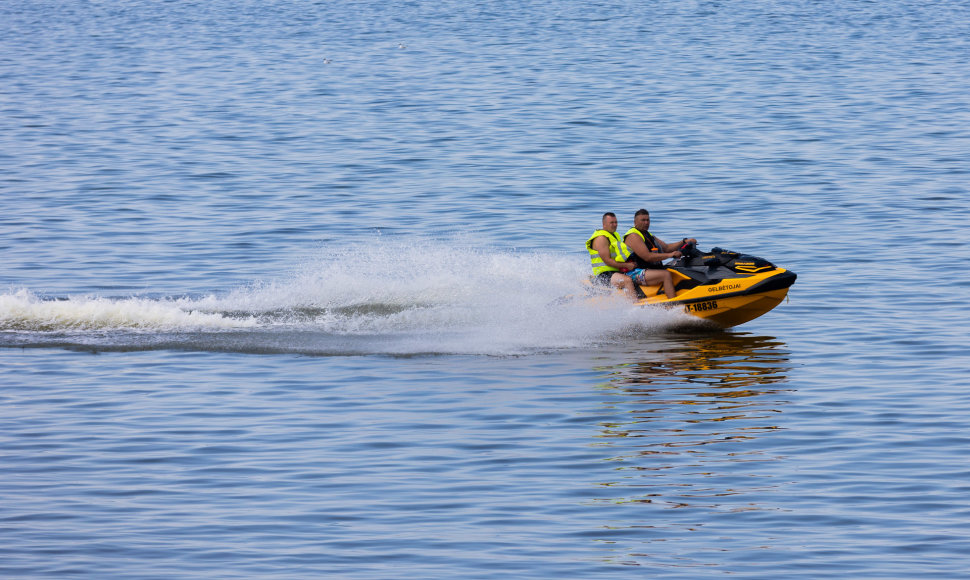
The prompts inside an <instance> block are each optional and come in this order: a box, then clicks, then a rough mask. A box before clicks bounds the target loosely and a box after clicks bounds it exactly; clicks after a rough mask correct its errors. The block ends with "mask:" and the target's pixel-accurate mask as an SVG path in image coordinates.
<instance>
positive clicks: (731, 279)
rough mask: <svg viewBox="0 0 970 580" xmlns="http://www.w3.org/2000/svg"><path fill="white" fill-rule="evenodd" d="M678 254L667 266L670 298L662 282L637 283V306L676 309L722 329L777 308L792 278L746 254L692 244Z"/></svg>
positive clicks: (791, 274) (780, 269)
mask: <svg viewBox="0 0 970 580" xmlns="http://www.w3.org/2000/svg"><path fill="white" fill-rule="evenodd" d="M680 251H681V253H682V254H683V256H682V257H681V258H679V259H677V260H676V261H674V262H672V263H671V264H670V265H668V266H666V268H667V270H669V271H670V274H671V276H672V277H673V279H674V288H675V289H676V292H677V295H676V297H675V298H667V295H666V294H664V291H663V286H660V285H657V286H637V287H636V288H637V290H638V292H637V294H638V295H640V296H642V297H641V299H640V300H638V301H637V304H638V305H659V306H666V307H680V308H683V310H684V312H686V313H688V314H692V315H694V316H697V317H698V318H703V319H705V320H708V321H710V322H712V323H714V324H716V325H718V326H720V327H722V328H728V327H731V326H737V325H739V324H743V323H745V322H747V321H749V320H753V319H755V318H757V317H759V316H761V315H762V314H764V313H765V312H768V311H769V310H771V309H772V308H774V307H775V306H777V305H778V304H779V303H780V302H781V301H782V300H784V298H785V296H786V295H788V288H789V287H790V286H791V285H792V284H794V283H795V278H797V276H796V274H795V273H794V272H790V271H788V270H785V269H784V268H779V267H777V266H775V265H774V264H772V263H771V262H769V261H768V260H765V259H763V258H758V257H755V256H750V255H747V254H741V253H738V252H732V251H730V250H724V249H721V248H713V249H712V250H711V251H709V252H699V251H698V250H697V249H696V248H695V247H694V245H693V244H687V245H685V246H684V247H683V248H681V250H680Z"/></svg>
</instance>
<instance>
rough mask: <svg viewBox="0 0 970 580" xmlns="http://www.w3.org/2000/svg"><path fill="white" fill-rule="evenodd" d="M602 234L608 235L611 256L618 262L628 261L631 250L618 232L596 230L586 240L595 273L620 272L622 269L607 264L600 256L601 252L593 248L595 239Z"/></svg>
mask: <svg viewBox="0 0 970 580" xmlns="http://www.w3.org/2000/svg"><path fill="white" fill-rule="evenodd" d="M600 236H606V239H607V240H609V242H610V257H611V258H613V260H615V261H617V262H626V259H627V257H628V256H629V255H630V250H629V249H628V248H627V247H626V244H624V243H623V240H621V239H620V237H619V236H618V235H616V234H611V233H610V232H608V231H606V230H596V231H595V232H593V235H591V236H590V237H589V239H588V240H586V251H588V252H589V261H590V263H591V264H592V266H593V275H594V276H598V275H600V274H602V273H603V272H619V271H620V270H619V269H617V268H614V267H613V266H607V265H606V263H605V262H604V261H603V258H601V257H600V255H599V252H597V251H596V250H594V249H593V240H595V239H596V238H598V237H600Z"/></svg>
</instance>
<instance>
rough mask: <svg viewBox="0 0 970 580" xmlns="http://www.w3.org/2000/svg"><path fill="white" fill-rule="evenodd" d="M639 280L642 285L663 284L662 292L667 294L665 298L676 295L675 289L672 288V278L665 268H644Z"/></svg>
mask: <svg viewBox="0 0 970 580" xmlns="http://www.w3.org/2000/svg"><path fill="white" fill-rule="evenodd" d="M640 280H641V281H642V285H643V286H653V285H654V284H663V287H664V294H666V295H667V298H674V297H675V296H677V291H676V290H674V279H673V277H672V276H671V275H670V272H669V271H667V270H644V271H643V274H642V275H641V276H640Z"/></svg>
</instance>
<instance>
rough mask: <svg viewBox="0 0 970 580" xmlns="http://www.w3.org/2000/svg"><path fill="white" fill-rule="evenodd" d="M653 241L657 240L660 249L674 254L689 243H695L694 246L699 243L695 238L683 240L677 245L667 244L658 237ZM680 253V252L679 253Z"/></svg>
mask: <svg viewBox="0 0 970 580" xmlns="http://www.w3.org/2000/svg"><path fill="white" fill-rule="evenodd" d="M653 239H654V240H656V242H657V246H658V247H660V248H661V249H662V250H663V251H665V252H673V251H674V250H677V249H679V248H680V247H681V246H682V245H684V244H685V243H687V242H691V243H694V244H696V243H697V240H695V239H694V238H684V239H683V240H681V241H679V242H676V243H672V244H668V243H666V242H663V241H661V240H660V238H658V237H654V238H653ZM678 253H680V252H678ZM677 257H678V258H679V257H680V256H677Z"/></svg>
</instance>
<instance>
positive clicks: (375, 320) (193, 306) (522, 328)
mask: <svg viewBox="0 0 970 580" xmlns="http://www.w3.org/2000/svg"><path fill="white" fill-rule="evenodd" d="M442 249H443V246H442V244H441V243H440V242H439V243H433V244H432V243H431V242H428V243H426V244H425V243H417V244H416V243H411V244H407V245H405V244H382V245H377V246H374V247H367V248H364V247H359V248H351V249H349V250H348V251H346V252H337V251H333V250H331V251H324V252H322V253H321V255H319V256H317V257H316V258H314V259H312V260H309V261H307V262H306V263H304V264H302V265H301V266H299V267H298V268H296V269H295V270H294V271H293V272H291V273H290V274H288V275H287V276H284V277H282V278H280V279H278V280H273V281H268V282H259V283H254V284H251V285H249V286H247V287H243V288H238V289H235V290H233V291H231V292H228V293H226V294H223V295H216V294H212V295H208V296H197V297H173V298H147V297H144V296H134V297H100V296H85V295H81V296H67V297H56V298H51V297H43V296H39V295H36V294H35V293H33V292H31V291H29V290H26V289H18V290H11V291H10V292H8V293H6V294H2V295H0V345H6V346H14V345H16V346H25V345H34V346H40V345H51V344H57V345H74V346H86V347H91V348H101V349H109V348H187V349H203V350H219V351H223V350H229V351H244V352H301V353H311V354H371V353H378V354H418V353H463V354H522V353H529V352H535V351H539V350H551V349H563V348H582V347H588V346H593V345H598V344H603V343H610V342H617V341H619V340H621V339H623V338H624V337H626V336H630V335H637V334H641V333H642V332H643V331H644V330H659V329H664V328H669V327H671V326H681V325H684V324H690V323H691V322H692V321H695V320H696V319H693V318H691V317H688V316H686V315H683V314H681V313H679V312H673V311H665V310H660V309H649V308H635V307H631V305H630V304H629V303H628V302H626V301H625V300H624V299H622V298H621V297H618V296H612V295H598V296H597V297H596V298H595V300H588V299H586V297H587V295H588V293H589V287H588V284H586V278H587V272H588V268H589V266H588V264H586V263H585V262H584V261H583V260H579V259H577V257H575V256H564V255H557V254H551V253H546V254H543V253H519V252H513V251H495V250H483V249H468V248H464V249H462V248H458V247H455V246H454V245H453V244H452V245H450V246H447V247H446V248H444V249H446V250H447V252H446V253H445V255H444V256H443V255H442V253H441V252H440V250H442ZM564 297H572V298H574V299H564Z"/></svg>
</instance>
